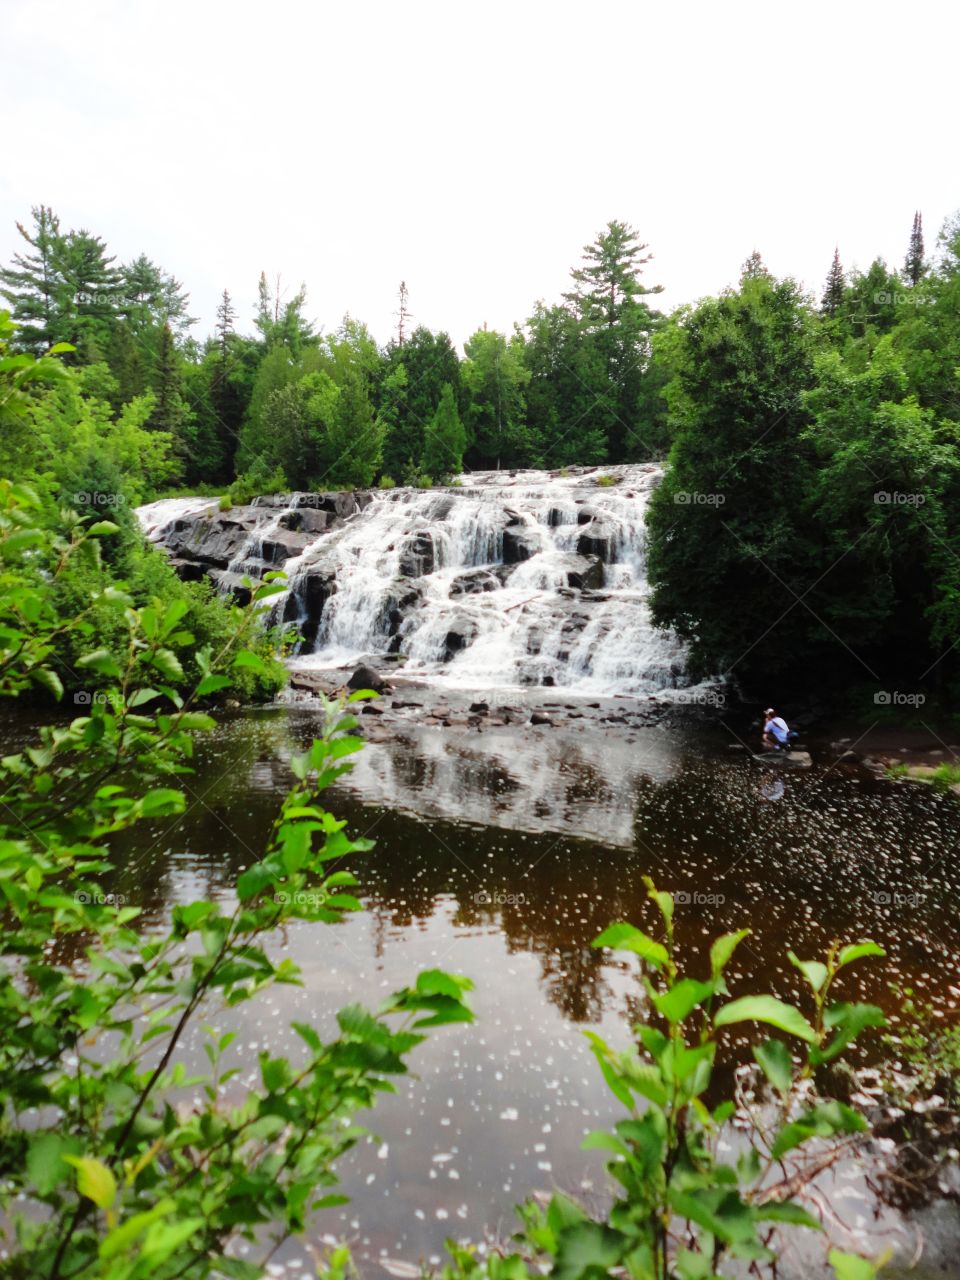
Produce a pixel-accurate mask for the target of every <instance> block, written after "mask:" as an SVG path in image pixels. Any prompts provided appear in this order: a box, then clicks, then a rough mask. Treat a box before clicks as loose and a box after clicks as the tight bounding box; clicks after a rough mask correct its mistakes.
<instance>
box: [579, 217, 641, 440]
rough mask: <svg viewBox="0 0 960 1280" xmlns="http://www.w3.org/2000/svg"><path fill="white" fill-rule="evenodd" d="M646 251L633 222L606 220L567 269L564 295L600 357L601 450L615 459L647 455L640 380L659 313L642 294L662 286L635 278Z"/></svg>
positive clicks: (596, 392)
mask: <svg viewBox="0 0 960 1280" xmlns="http://www.w3.org/2000/svg"><path fill="white" fill-rule="evenodd" d="M646 250H647V246H646V245H645V244H642V243H641V242H640V238H639V234H638V233H637V232H636V231H635V230H634V229H633V227H631V226H628V224H627V223H625V222H617V221H613V222H608V223H607V226H606V229H605V230H604V231H602V232H601V233H600V234H599V235H598V236H597V238H596V240H595V241H594V242H593V244H588V245H586V246H585V247H584V250H583V263H582V265H581V266H579V267H575V268H574V269H573V271H571V273H570V274H571V278H572V280H573V282H574V288H573V290H571V291H570V292H569V293H565V294H564V295H563V296H564V300H565V301H566V302H567V303H568V304H569V305H570V306H571V307H572V308H573V310H574V313H575V315H576V316H577V319H578V321H579V324H580V330H581V333H582V335H583V336H584V338H586V339H589V340H590V342H591V344H592V345H593V348H594V354H595V355H596V356H598V357H599V364H598V366H597V370H596V372H597V375H598V379H597V382H596V384H595V385H594V387H593V388H592V389H593V390H594V397H595V399H596V400H597V402H598V403H599V404H600V405H601V406H602V408H603V410H604V412H605V415H606V419H607V423H608V431H607V438H606V441H605V443H604V448H603V452H604V453H606V455H607V456H608V457H609V459H610V460H611V461H614V462H620V461H623V460H625V459H628V458H635V457H637V456H638V455H643V454H649V446H648V445H647V443H646V442H645V440H644V434H645V433H644V424H643V422H641V421H640V417H641V413H640V405H641V401H642V383H643V377H644V371H645V369H646V367H647V365H648V364H649V360H650V336H651V333H652V332H653V330H654V329H655V328H656V327H657V325H658V324H659V323H660V321H661V319H662V317H661V316H660V315H659V313H658V312H656V311H654V310H652V309H651V307H650V306H649V304H648V303H647V302H646V300H645V299H646V295H648V294H652V293H660V292H662V286H660V285H656V286H653V287H649V286H647V285H645V284H642V283H641V281H640V275H641V272H642V271H643V268H644V267H645V266H646V264H647V263H648V262H649V261H650V260H651V257H652V255H651V254H649V253H647V252H646Z"/></svg>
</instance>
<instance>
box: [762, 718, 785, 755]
mask: <svg viewBox="0 0 960 1280" xmlns="http://www.w3.org/2000/svg"><path fill="white" fill-rule="evenodd" d="M763 714H764V716H765V719H764V722H763V745H764V746H765V747H773V749H774V750H775V751H778V750H779V749H780V748H781V747H785V746H786V745H787V743H788V742H789V741H790V730H789V728H788V727H787V722H786V720H784V718H783V717H782V716H778V715H777V713H776V712H775V711H774V709H773V707H767V709H766V711H765V712H764V713H763Z"/></svg>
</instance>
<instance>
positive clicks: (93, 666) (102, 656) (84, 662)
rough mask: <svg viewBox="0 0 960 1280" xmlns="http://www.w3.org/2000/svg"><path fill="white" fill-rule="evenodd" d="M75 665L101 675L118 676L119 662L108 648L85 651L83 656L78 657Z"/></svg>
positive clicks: (117, 677)
mask: <svg viewBox="0 0 960 1280" xmlns="http://www.w3.org/2000/svg"><path fill="white" fill-rule="evenodd" d="M76 665H77V666H78V667H83V668H84V669H86V668H87V667H89V668H90V670H91V671H96V672H98V673H99V674H100V675H102V676H110V677H111V678H112V679H114V680H117V679H119V678H120V674H121V671H120V663H119V662H117V660H116V658H115V657H114V656H113V654H112V653H111V652H110V650H109V649H94V651H93V652H92V653H85V654H84V655H83V657H81V658H78V659H77V662H76Z"/></svg>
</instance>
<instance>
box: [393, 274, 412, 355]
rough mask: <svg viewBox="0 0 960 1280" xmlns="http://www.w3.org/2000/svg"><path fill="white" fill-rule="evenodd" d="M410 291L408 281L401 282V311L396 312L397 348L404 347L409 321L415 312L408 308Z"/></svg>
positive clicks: (399, 294) (399, 295)
mask: <svg viewBox="0 0 960 1280" xmlns="http://www.w3.org/2000/svg"><path fill="white" fill-rule="evenodd" d="M409 296H410V291H409V290H408V289H407V282H406V280H401V281H400V289H399V292H398V297H399V299H400V309H399V311H397V312H395V315H396V317H397V346H398V347H402V346H403V343H404V340H405V338H406V333H407V321H408V320H411V319H412V318H413V312H412V311H410V310H408V308H407V299H408V298H409Z"/></svg>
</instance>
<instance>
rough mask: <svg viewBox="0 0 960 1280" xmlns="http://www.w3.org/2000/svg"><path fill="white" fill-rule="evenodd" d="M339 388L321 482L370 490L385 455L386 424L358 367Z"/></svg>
mask: <svg viewBox="0 0 960 1280" xmlns="http://www.w3.org/2000/svg"><path fill="white" fill-rule="evenodd" d="M338 390H339V395H338V396H337V401H336V407H335V409H334V413H333V421H332V423H331V425H330V429H329V431H328V432H327V434H326V436H325V439H324V442H323V448H322V451H321V452H322V457H321V465H322V468H323V471H322V474H321V475H320V476H319V477H318V478H317V483H318V484H325V485H333V486H335V487H337V488H360V489H366V488H369V487H370V485H372V484H373V481H374V478H375V477H376V474H377V471H378V470H379V468H380V463H381V460H382V458H383V425H382V423H381V422H380V421H379V420H378V419H377V418H376V417H375V415H374V412H373V406H372V405H371V403H370V398H369V396H368V395H367V390H366V387H365V386H364V381H363V377H362V376H361V374H360V372H359V371H358V370H351V371H350V372H349V374H348V375H347V376H346V378H345V379H344V380H343V382H341V383H340V384H339V387H338Z"/></svg>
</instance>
